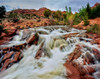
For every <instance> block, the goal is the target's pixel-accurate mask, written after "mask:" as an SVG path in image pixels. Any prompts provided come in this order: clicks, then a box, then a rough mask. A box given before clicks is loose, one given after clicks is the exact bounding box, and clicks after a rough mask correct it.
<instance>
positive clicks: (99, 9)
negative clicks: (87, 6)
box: [91, 5, 100, 19]
mask: <svg viewBox="0 0 100 79" xmlns="http://www.w3.org/2000/svg"><path fill="white" fill-rule="evenodd" d="M97 17H100V5H97V6H96V7H95V8H93V9H92V10H91V19H94V18H97Z"/></svg>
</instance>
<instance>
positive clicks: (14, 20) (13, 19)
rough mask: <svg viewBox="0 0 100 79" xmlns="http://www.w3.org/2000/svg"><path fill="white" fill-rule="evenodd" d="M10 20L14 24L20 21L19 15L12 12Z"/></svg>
mask: <svg viewBox="0 0 100 79" xmlns="http://www.w3.org/2000/svg"><path fill="white" fill-rule="evenodd" d="M8 18H10V20H12V22H14V23H16V22H18V21H19V15H18V13H15V12H10V14H9V16H8Z"/></svg>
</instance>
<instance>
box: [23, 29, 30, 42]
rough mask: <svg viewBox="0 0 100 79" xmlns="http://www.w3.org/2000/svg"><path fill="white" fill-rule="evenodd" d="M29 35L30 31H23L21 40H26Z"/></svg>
mask: <svg viewBox="0 0 100 79" xmlns="http://www.w3.org/2000/svg"><path fill="white" fill-rule="evenodd" d="M30 35H31V31H30V30H28V29H24V30H23V36H22V40H24V39H27V38H28V37H29V36H30Z"/></svg>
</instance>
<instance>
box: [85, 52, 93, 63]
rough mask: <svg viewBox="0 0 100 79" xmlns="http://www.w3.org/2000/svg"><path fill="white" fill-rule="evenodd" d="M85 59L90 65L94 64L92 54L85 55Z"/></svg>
mask: <svg viewBox="0 0 100 79" xmlns="http://www.w3.org/2000/svg"><path fill="white" fill-rule="evenodd" d="M85 59H86V61H87V63H88V64H90V63H94V58H93V56H92V55H91V54H90V53H88V52H87V53H86V54H85Z"/></svg>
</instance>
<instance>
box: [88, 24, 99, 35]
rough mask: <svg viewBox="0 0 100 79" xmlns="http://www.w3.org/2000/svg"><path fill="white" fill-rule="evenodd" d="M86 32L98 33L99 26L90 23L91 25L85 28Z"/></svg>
mask: <svg viewBox="0 0 100 79" xmlns="http://www.w3.org/2000/svg"><path fill="white" fill-rule="evenodd" d="M87 32H92V33H96V34H99V35H100V26H99V25H97V24H94V25H91V27H90V28H88V29H87Z"/></svg>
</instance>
